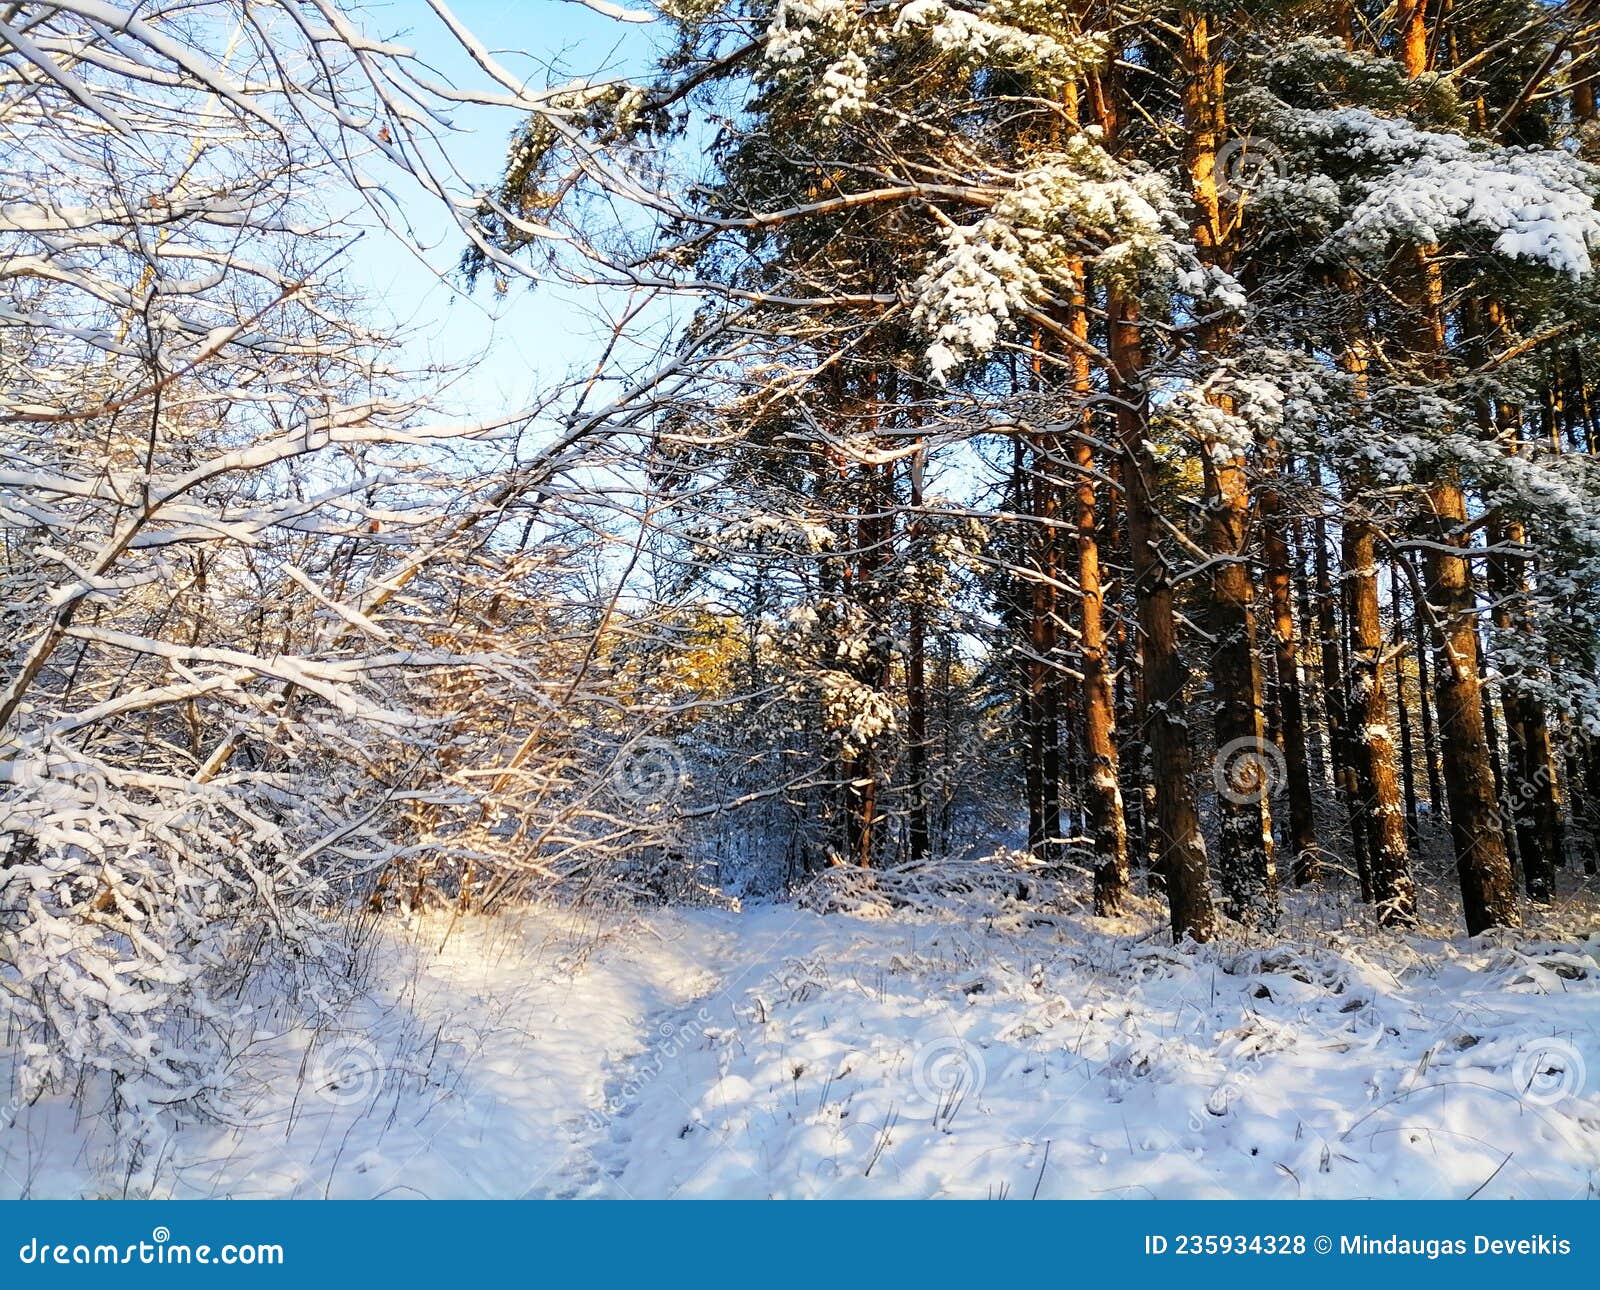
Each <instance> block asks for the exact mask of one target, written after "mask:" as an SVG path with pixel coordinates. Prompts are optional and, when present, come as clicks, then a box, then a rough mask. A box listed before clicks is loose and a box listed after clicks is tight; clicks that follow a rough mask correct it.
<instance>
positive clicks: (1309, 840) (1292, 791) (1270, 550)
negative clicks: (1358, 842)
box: [1261, 489, 1320, 883]
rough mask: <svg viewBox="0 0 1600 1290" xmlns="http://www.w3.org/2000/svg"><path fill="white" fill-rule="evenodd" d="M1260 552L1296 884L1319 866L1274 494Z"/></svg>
mask: <svg viewBox="0 0 1600 1290" xmlns="http://www.w3.org/2000/svg"><path fill="white" fill-rule="evenodd" d="M1261 513H1262V517H1263V520H1264V524H1263V528H1262V547H1263V551H1264V553H1265V556H1266V563H1267V591H1268V594H1269V595H1270V597H1271V600H1272V621H1273V648H1274V650H1275V652H1276V656H1277V662H1278V724H1279V731H1280V736H1281V739H1282V744H1283V758H1284V772H1285V779H1286V781H1287V782H1286V788H1287V790H1288V800H1289V847H1290V851H1291V854H1292V855H1293V860H1292V861H1291V865H1292V868H1291V872H1292V873H1293V874H1294V878H1295V882H1296V883H1302V882H1304V878H1303V877H1302V876H1301V875H1302V873H1303V871H1304V870H1305V869H1306V868H1307V867H1310V868H1312V869H1315V868H1317V867H1318V866H1319V864H1320V859H1319V852H1318V843H1317V822H1316V817H1315V814H1314V811H1313V806H1312V797H1311V767H1310V763H1309V760H1308V754H1307V747H1306V719H1305V708H1304V704H1303V698H1302V691H1301V687H1300V658H1299V650H1298V646H1297V644H1296V639H1295V615H1294V587H1293V579H1292V574H1291V561H1290V555H1289V541H1288V530H1287V527H1286V521H1285V519H1284V515H1283V499H1282V497H1281V496H1280V495H1279V494H1278V492H1277V490H1276V489H1266V490H1263V492H1262V494H1261Z"/></svg>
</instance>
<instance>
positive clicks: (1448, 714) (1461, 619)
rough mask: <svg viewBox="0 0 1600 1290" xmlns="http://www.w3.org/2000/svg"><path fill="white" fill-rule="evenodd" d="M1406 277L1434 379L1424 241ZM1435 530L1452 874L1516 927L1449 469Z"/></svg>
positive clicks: (1431, 565)
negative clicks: (1409, 276) (1409, 277)
mask: <svg viewBox="0 0 1600 1290" xmlns="http://www.w3.org/2000/svg"><path fill="white" fill-rule="evenodd" d="M1401 19H1402V24H1403V30H1404V36H1403V43H1402V51H1401V62H1402V64H1403V66H1404V67H1405V71H1406V75H1407V76H1408V77H1409V78H1410V79H1412V80H1417V79H1419V78H1420V77H1422V76H1424V75H1425V74H1426V73H1427V70H1428V21H1427V7H1426V5H1425V4H1424V3H1423V0H1411V3H1410V4H1409V6H1406V7H1403V8H1402V10H1401ZM1412 260H1413V264H1414V268H1415V275H1414V280H1413V281H1411V282H1408V283H1403V284H1402V291H1404V292H1407V293H1408V295H1409V298H1406V303H1407V304H1408V305H1409V307H1410V309H1411V311H1412V313H1413V316H1414V318H1415V320H1416V321H1415V333H1416V339H1415V345H1414V348H1415V351H1416V353H1417V356H1418V357H1419V358H1420V359H1422V360H1423V362H1424V365H1425V367H1426V368H1427V370H1428V371H1429V374H1430V375H1432V376H1433V377H1434V378H1435V379H1440V380H1442V379H1444V377H1445V376H1446V375H1447V374H1448V373H1447V371H1446V369H1445V367H1444V363H1443V355H1444V352H1445V335H1446V331H1445V318H1444V293H1443V285H1442V282H1441V278H1440V273H1439V266H1438V263H1437V261H1436V259H1435V252H1434V249H1433V248H1431V247H1426V246H1420V247H1417V248H1416V249H1415V251H1414V253H1413V255H1412ZM1403 298H1405V297H1403ZM1427 501H1428V504H1429V507H1430V508H1431V510H1432V514H1433V520H1434V524H1433V528H1434V531H1433V532H1432V533H1431V534H1430V535H1429V536H1430V538H1431V539H1432V541H1430V542H1429V544H1428V546H1427V548H1426V551H1425V554H1424V557H1423V566H1424V573H1425V577H1426V581H1427V594H1428V600H1429V602H1430V603H1431V604H1432V605H1433V606H1434V609H1435V612H1436V613H1437V614H1438V615H1439V622H1438V626H1437V628H1436V645H1437V650H1438V653H1437V657H1436V659H1435V663H1436V668H1435V672H1436V681H1435V685H1436V691H1435V707H1436V709H1437V712H1438V717H1439V735H1440V753H1441V761H1442V763H1443V771H1444V787H1445V795H1446V797H1447V798H1448V800H1449V803H1450V832H1451V837H1452V839H1453V841H1454V843H1455V853H1456V871H1457V873H1458V874H1459V875H1460V879H1461V903H1462V908H1463V910H1464V912H1465V914H1466V922H1467V931H1468V933H1469V934H1471V935H1477V934H1478V933H1479V932H1482V931H1485V930H1487V929H1488V928H1490V927H1496V926H1500V927H1515V926H1518V925H1519V924H1520V922H1521V914H1520V911H1519V910H1518V908H1517V900H1516V890H1515V886H1514V884H1513V882H1512V876H1511V861H1510V857H1509V856H1508V854H1507V852H1506V843H1505V838H1504V836H1503V835H1502V833H1501V829H1500V812H1499V809H1498V801H1497V798H1496V795H1495V784H1494V767H1493V764H1492V763H1491V761H1490V759H1489V739H1488V732H1487V727H1486V723H1485V721H1484V714H1483V688H1482V684H1481V682H1480V681H1479V678H1478V629H1477V618H1476V608H1477V605H1476V597H1475V595H1474V593H1473V587H1472V569H1471V566H1470V565H1469V564H1468V562H1467V558H1466V557H1465V556H1464V555H1459V554H1456V552H1457V551H1460V550H1464V549H1465V546H1466V541H1465V539H1464V538H1463V537H1462V536H1461V534H1460V533H1459V532H1458V530H1459V529H1460V528H1461V527H1462V526H1463V525H1464V524H1465V523H1466V519H1467V503H1466V497H1465V495H1464V494H1463V493H1462V491H1461V486H1460V484H1459V483H1458V482H1457V480H1456V479H1455V478H1454V477H1453V475H1452V473H1451V472H1450V471H1449V470H1441V471H1440V472H1439V477H1438V478H1437V479H1435V480H1434V482H1433V483H1432V484H1431V485H1430V486H1429V487H1428V489H1427Z"/></svg>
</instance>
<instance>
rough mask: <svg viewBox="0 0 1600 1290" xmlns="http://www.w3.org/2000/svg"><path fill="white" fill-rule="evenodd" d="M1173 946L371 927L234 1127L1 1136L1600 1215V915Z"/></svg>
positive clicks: (558, 1173)
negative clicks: (1500, 928) (1581, 1209)
mask: <svg viewBox="0 0 1600 1290" xmlns="http://www.w3.org/2000/svg"><path fill="white" fill-rule="evenodd" d="M1341 918H1342V915H1337V914H1333V913H1330V906H1329V905H1328V904H1327V903H1326V902H1324V903H1322V904H1316V903H1312V904H1307V905H1305V906H1303V907H1301V909H1300V910H1299V912H1298V914H1297V915H1296V918H1295V921H1294V923H1293V925H1292V926H1291V927H1290V928H1289V929H1288V937H1289V939H1288V941H1287V942H1285V943H1279V944H1277V945H1275V946H1269V945H1267V944H1266V943H1265V942H1263V943H1262V944H1261V945H1260V946H1253V945H1251V944H1249V943H1246V942H1241V941H1238V940H1235V941H1233V942H1231V943H1219V944H1216V945H1213V946H1208V947H1205V948H1204V949H1201V950H1188V951H1178V950H1174V949H1172V948H1170V947H1169V946H1167V945H1166V944H1165V943H1164V941H1165V937H1164V935H1163V934H1162V929H1161V928H1160V926H1159V924H1158V923H1157V921H1156V918H1155V910H1154V907H1153V906H1151V907H1149V908H1144V907H1141V908H1140V910H1139V911H1138V912H1137V913H1135V914H1133V915H1130V916H1129V917H1127V918H1125V919H1119V920H1100V919H1092V918H1088V917H1084V916H1081V915H1077V914H1051V913H1048V912H1046V911H1043V910H1040V909H1037V908H1034V907H1031V906H1027V905H1017V904H1011V903H1010V902H1003V903H1002V905H1001V906H999V907H996V906H989V907H987V908H985V909H983V910H969V911H965V912H964V913H955V912H953V913H946V914H934V913H921V914H913V913H901V914H896V915H894V916H892V917H887V918H863V917H853V916H848V915H843V914H832V915H827V916H823V915H820V914H817V913H813V912H808V911H806V910H803V909H800V908H797V907H794V906H786V905H765V906H757V907H751V908H748V909H746V910H743V911H729V910H712V909H694V910H654V911H644V912H632V913H610V912H607V913H597V912H593V911H572V910H558V909H550V908H537V909H526V910H520V911H515V912H511V913H506V914H502V915H499V916H495V917H467V918H460V919H454V920H453V919H451V918H450V917H449V916H448V915H428V916H423V917H418V918H414V919H410V920H399V919H396V920H393V921H386V922H383V923H380V924H379V925H378V927H377V928H376V930H375V931H374V932H373V936H374V938H375V939H374V940H373V942H372V943H371V945H370V949H371V953H370V956H369V961H370V964H371V968H370V971H369V973H368V979H367V980H366V981H365V982H364V984H363V987H362V989H361V990H360V991H359V992H358V993H357V994H355V995H354V996H353V997H352V998H350V999H349V1000H347V1001H346V1002H345V1004H344V1005H343V1006H342V1009H341V1012H340V1014H339V1016H338V1018H337V1022H336V1024H331V1025H330V1024H324V1025H322V1026H320V1027H318V1028H316V1029H311V1028H308V1027H306V1026H305V1025H303V1024H299V1023H298V1022H296V1021H295V1010H296V1002H295V1001H294V1000H280V1001H278V1002H277V1004H276V1005H274V1006H272V1007H263V1008H261V1009H258V1011H257V1013H256V1015H255V1017H254V1020H253V1023H246V1024H248V1025H250V1026H251V1032H250V1034H248V1035H247V1036H246V1042H242V1043H241V1044H240V1046H239V1063H240V1072H239V1074H240V1077H241V1079H242V1081H243V1083H244V1087H246V1088H248V1089H250V1090H252V1091H251V1093H250V1095H249V1097H248V1098H247V1099H246V1100H245V1102H243V1103H242V1104H241V1106H240V1113H239V1114H238V1115H237V1116H234V1117H232V1119H233V1122H232V1123H228V1124H220V1123H215V1122H202V1123H195V1122H191V1123H188V1124H187V1125H185V1126H184V1127H183V1128H181V1129H179V1130H177V1131H176V1132H174V1133H172V1134H171V1135H170V1136H169V1137H168V1138H167V1139H166V1140H165V1141H163V1142H161V1143H160V1144H159V1145H158V1146H155V1147H153V1148H152V1149H151V1150H149V1151H147V1152H146V1153H145V1155H144V1157H143V1159H142V1160H141V1161H140V1162H139V1163H138V1164H137V1166H136V1167H133V1168H129V1167H128V1166H127V1165H126V1163H125V1162H124V1163H123V1164H121V1165H118V1164H115V1163H113V1162H114V1161H115V1160H116V1159H117V1155H116V1153H115V1151H114V1149H113V1147H114V1144H113V1143H112V1142H111V1140H110V1138H111V1134H110V1131H109V1128H108V1124H107V1121H106V1117H105V1115H104V1114H103V1113H100V1114H97V1113H96V1109H95V1105H94V1100H93V1098H91V1097H89V1096H88V1095H87V1094H85V1095H82V1096H80V1097H78V1098H76V1099H71V1100H69V1099H67V1098H66V1097H64V1096H60V1095H57V1096H55V1097H52V1098H48V1099H44V1100H42V1101H40V1102H38V1103H36V1104H35V1105H32V1106H29V1107H22V1108H19V1107H15V1106H13V1107H11V1108H9V1111H10V1114H9V1116H8V1117H7V1118H9V1119H10V1120H11V1123H10V1124H9V1125H7V1126H6V1127H4V1128H3V1129H0V1194H4V1195H9V1196H15V1195H25V1196H78V1195H87V1196H122V1195H130V1196H154V1197H209V1196H233V1197H406V1196H410V1197H432V1198H442V1197H549V1196H556V1197H670V1196H679V1197H751V1198H756V1197H768V1196H776V1197H840V1198H844V1197H864V1196H880V1197H976V1198H983V1197H995V1198H1012V1199H1026V1198H1029V1197H1032V1196H1037V1197H1039V1198H1041V1199H1043V1198H1054V1197H1096V1196H1098V1197H1162V1198H1169V1197H1228V1196H1244V1197H1263V1198H1294V1197H1364V1196H1378V1197H1415V1198H1466V1197H1472V1196H1480V1197H1484V1198H1490V1197H1496V1198H1504V1197H1539V1198H1570V1197H1579V1198H1582V1197H1591V1196H1595V1195H1597V1194H1600V932H1597V931H1596V928H1597V926H1600V923H1597V920H1596V918H1595V917H1594V908H1593V904H1592V902H1589V903H1581V904H1580V905H1578V906H1573V905H1569V906H1568V907H1567V909H1566V911H1565V912H1564V913H1563V914H1561V915H1559V916H1554V917H1553V919H1552V921H1550V922H1548V923H1546V924H1545V925H1544V926H1541V927H1540V928H1538V929H1537V930H1534V931H1525V932H1520V933H1515V934H1511V933H1497V934H1494V935H1491V936H1488V937H1481V938H1477V939H1474V940H1466V939H1464V938H1456V939H1445V938H1440V937H1436V936H1430V935H1426V934H1406V935H1393V934H1387V933H1376V932H1370V931H1362V932H1359V933H1358V932H1356V931H1355V930H1354V929H1345V930H1340V929H1339V927H1338V926H1337V923H1338V922H1339V921H1340V920H1341Z"/></svg>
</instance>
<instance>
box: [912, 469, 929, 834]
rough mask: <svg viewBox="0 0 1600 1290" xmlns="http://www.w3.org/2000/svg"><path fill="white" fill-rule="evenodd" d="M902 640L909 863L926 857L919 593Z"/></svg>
mask: <svg viewBox="0 0 1600 1290" xmlns="http://www.w3.org/2000/svg"><path fill="white" fill-rule="evenodd" d="M923 463H924V457H923V452H922V449H921V447H920V445H919V447H918V450H917V455H916V457H915V458H914V459H913V461H912V464H911V494H910V501H911V514H912V516H913V518H912V520H911V523H910V525H909V526H908V529H909V536H910V539H911V541H912V543H913V544H915V543H916V542H917V540H918V539H919V538H920V537H921V535H922V522H921V518H920V517H921V512H922V471H923ZM906 635H907V640H906V769H907V776H908V779H909V780H910V784H909V786H908V789H909V792H910V794H911V809H910V811H909V812H908V815H907V822H906V849H907V851H908V852H909V854H910V857H911V860H912V861H913V862H916V861H920V860H926V859H927V858H928V845H929V841H928V680H927V615H926V612H925V611H924V609H923V605H922V600H921V597H920V596H914V597H913V598H912V602H911V610H910V622H909V623H908V625H907V633H906Z"/></svg>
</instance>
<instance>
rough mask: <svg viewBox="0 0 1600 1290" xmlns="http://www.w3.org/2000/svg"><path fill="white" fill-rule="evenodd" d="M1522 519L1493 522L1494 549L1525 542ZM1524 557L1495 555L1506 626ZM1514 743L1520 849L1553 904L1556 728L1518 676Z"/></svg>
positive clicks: (1532, 888) (1508, 712)
mask: <svg viewBox="0 0 1600 1290" xmlns="http://www.w3.org/2000/svg"><path fill="white" fill-rule="evenodd" d="M1524 536H1525V535H1524V533H1523V529H1522V524H1521V523H1520V522H1518V521H1512V522H1509V523H1506V522H1501V521H1492V522H1491V523H1490V525H1489V544H1490V546H1491V547H1493V548H1503V547H1506V546H1510V547H1512V548H1518V547H1521V546H1522V544H1523V540H1524ZM1521 564H1522V561H1521V557H1520V556H1516V555H1509V554H1506V553H1504V552H1503V551H1497V552H1496V554H1494V555H1492V556H1491V557H1490V559H1489V589H1490V592H1491V593H1492V594H1493V596H1494V602H1495V604H1494V610H1493V615H1494V624H1495V626H1496V627H1498V628H1499V629H1500V630H1501V631H1505V632H1510V631H1513V630H1515V628H1516V619H1515V615H1514V613H1513V611H1512V608H1511V605H1510V603H1509V602H1510V601H1511V600H1512V599H1513V598H1516V597H1520V596H1522V595H1523V594H1525V592H1526V590H1527V585H1526V579H1525V578H1524V576H1523V574H1522V568H1521ZM1500 702H1501V707H1502V709H1503V710H1504V712H1505V718H1506V742H1507V744H1508V748H1507V757H1506V766H1507V769H1508V770H1509V772H1510V775H1509V782H1508V784H1507V785H1506V794H1507V796H1508V798H1509V799H1510V802H1511V819H1512V825H1513V827H1514V828H1515V830H1516V836H1517V852H1518V854H1519V855H1520V856H1521V858H1522V877H1523V882H1524V884H1525V886H1526V890H1527V893H1528V898H1529V899H1530V900H1532V901H1535V902H1536V903H1538V904H1541V905H1548V904H1549V903H1550V902H1551V901H1552V900H1553V899H1554V898H1555V884H1556V861H1557V857H1558V856H1559V855H1560V853H1561V807H1560V803H1559V802H1558V801H1557V800H1556V784H1555V773H1554V765H1553V762H1552V757H1553V750H1552V747H1551V741H1550V728H1549V726H1548V725H1547V724H1546V723H1545V717H1544V709H1543V707H1542V706H1541V705H1540V703H1539V701H1538V700H1537V699H1535V698H1533V697H1532V696H1531V695H1529V694H1527V693H1525V692H1524V691H1522V690H1520V689H1518V688H1517V687H1516V684H1515V679H1514V678H1513V680H1512V682H1511V684H1510V685H1509V686H1508V687H1507V688H1506V689H1505V691H1504V692H1503V694H1502V697H1501V700H1500Z"/></svg>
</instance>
